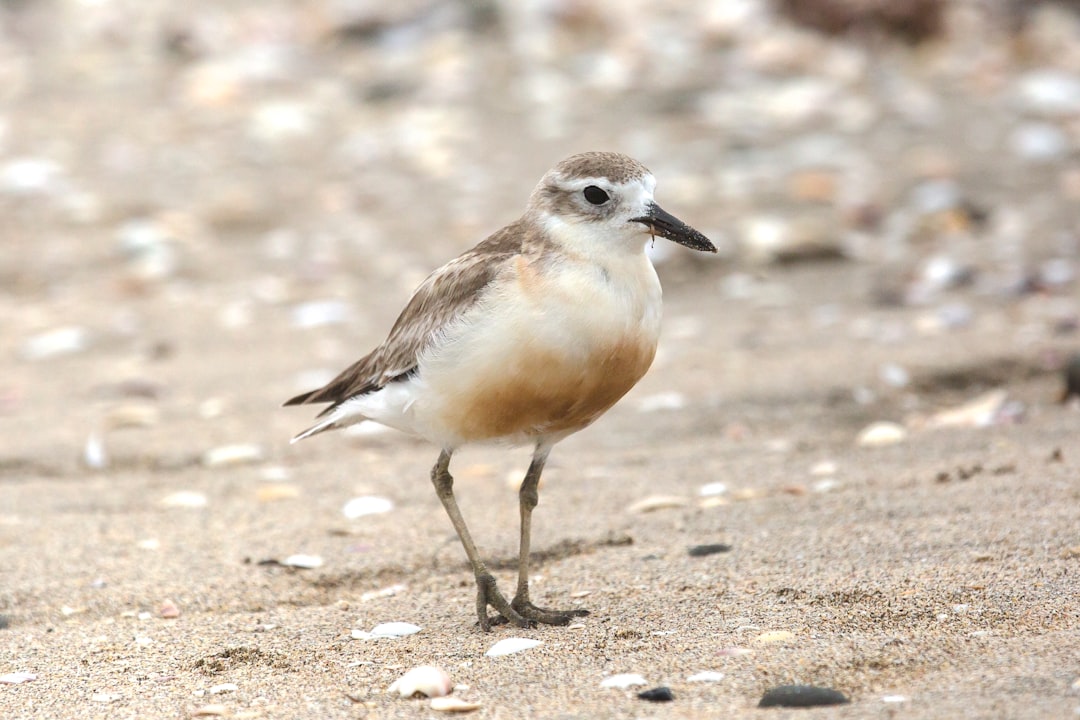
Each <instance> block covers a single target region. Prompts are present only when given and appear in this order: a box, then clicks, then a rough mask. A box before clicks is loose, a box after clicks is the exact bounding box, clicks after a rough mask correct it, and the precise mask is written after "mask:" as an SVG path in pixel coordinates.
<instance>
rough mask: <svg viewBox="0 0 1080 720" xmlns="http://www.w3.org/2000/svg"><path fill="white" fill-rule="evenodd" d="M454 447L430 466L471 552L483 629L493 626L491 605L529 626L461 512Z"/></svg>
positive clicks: (448, 511)
mask: <svg viewBox="0 0 1080 720" xmlns="http://www.w3.org/2000/svg"><path fill="white" fill-rule="evenodd" d="M450 455H451V451H449V450H443V451H442V452H441V453H440V454H439V460H438V462H436V463H435V467H433V468H432V469H431V482H432V483H433V484H434V485H435V493H436V494H437V495H438V496H439V500H440V501H442V504H443V507H444V508H446V514H447V515H449V516H450V522H451V523H453V524H454V530H456V531H457V534H458V537H459V538H461V544H462V546H463V547H464V548H465V554H466V555H468V556H469V564H470V565H472V570H473V575H474V576H475V577H476V614H477V617H478V618H479V620H480V629H481V630H484V631H488V630H490V629H491V618H489V617H488V614H487V609H488V605H490V606H491V607H493V608H495V610H496V611H497V612H498V613H500V614H501V615H502V617H503V618H504V619H505V620H507V621H509V622H512V623H513V624H515V625H517V626H518V627H528V626H529V625H530V624H531V623H530V622H529V621H528V620H526V619H525V618H523V617H522V616H521V615H520V614H518V613H517V612H516V611H515V610H514V609H513V608H512V607H511V606H510V603H508V602H506V598H505V597H503V595H502V593H501V592H499V588H498V587H497V586H496V585H495V578H494V577H493V576H492V575H491V573H489V572H488V569H487V567H486V566H485V565H484V561H483V560H481V559H480V553H479V552H477V550H476V543H474V542H473V539H472V535H471V534H470V533H469V528H468V526H467V525H465V518H463V517H462V516H461V510H460V509H459V508H458V504H457V499H456V498H455V497H454V478H453V477H451V475H450Z"/></svg>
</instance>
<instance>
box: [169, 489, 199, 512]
mask: <svg viewBox="0 0 1080 720" xmlns="http://www.w3.org/2000/svg"><path fill="white" fill-rule="evenodd" d="M206 503H207V499H206V496H205V495H203V494H202V493H201V492H196V491H195V490H178V491H176V492H174V493H170V494H169V495H166V496H165V497H163V498H162V499H161V504H162V505H164V506H165V507H180V508H201V507H206Z"/></svg>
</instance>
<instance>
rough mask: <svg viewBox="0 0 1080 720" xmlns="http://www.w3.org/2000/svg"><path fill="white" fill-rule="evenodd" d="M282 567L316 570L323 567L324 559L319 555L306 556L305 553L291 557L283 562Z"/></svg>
mask: <svg viewBox="0 0 1080 720" xmlns="http://www.w3.org/2000/svg"><path fill="white" fill-rule="evenodd" d="M281 564H282V565H287V566H288V567H294V568H302V569H304V570H314V569H315V568H318V567H322V565H323V559H322V558H321V557H319V556H318V555H304V554H303V553H297V554H296V555H290V556H289V557H287V558H285V559H284V560H282V561H281Z"/></svg>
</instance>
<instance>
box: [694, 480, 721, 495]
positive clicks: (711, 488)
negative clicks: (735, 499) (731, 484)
mask: <svg viewBox="0 0 1080 720" xmlns="http://www.w3.org/2000/svg"><path fill="white" fill-rule="evenodd" d="M727 490H728V489H727V485H725V484H724V483H722V482H711V483H706V484H704V485H702V486H701V487H699V488H698V491H697V492H698V495H700V496H701V497H714V496H716V495H723V494H724V493H726V492H727Z"/></svg>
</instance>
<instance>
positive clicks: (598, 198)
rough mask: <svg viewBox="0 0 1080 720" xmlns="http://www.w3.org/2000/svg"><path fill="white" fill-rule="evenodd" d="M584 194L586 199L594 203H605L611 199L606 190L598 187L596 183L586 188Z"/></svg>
mask: <svg viewBox="0 0 1080 720" xmlns="http://www.w3.org/2000/svg"><path fill="white" fill-rule="evenodd" d="M584 195H585V199H586V200H588V201H589V202H590V203H592V204H593V205H603V204H604V203H606V202H607V201H608V200H609V199H610V198H609V197H608V194H607V193H606V192H604V191H603V190H601V189H600V188H598V187H596V186H595V185H590V186H589V187H587V188H585V190H584Z"/></svg>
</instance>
